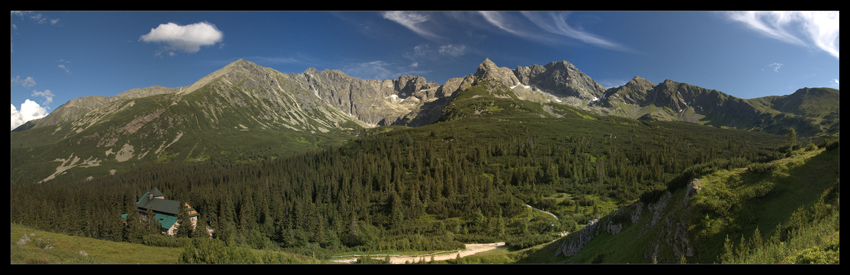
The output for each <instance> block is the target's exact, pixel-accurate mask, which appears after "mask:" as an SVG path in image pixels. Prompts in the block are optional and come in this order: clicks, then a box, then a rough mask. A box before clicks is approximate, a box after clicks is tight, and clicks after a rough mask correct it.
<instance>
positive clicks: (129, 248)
mask: <svg viewBox="0 0 850 275" xmlns="http://www.w3.org/2000/svg"><path fill="white" fill-rule="evenodd" d="M10 233H11V237H10V244H11V248H10V254H11V255H10V256H11V257H10V263H12V264H136V263H138V264H175V263H177V259H178V255H180V252H182V248H166V247H153V246H145V245H140V244H131V243H124V242H112V241H104V240H97V239H91V238H84V237H75V236H68V235H65V234H58V233H51V232H45V231H41V230H35V229H32V228H29V227H26V226H22V225H17V224H11V230H10ZM30 234H33V235H34V236H31V235H30ZM24 235H27V236H28V237H29V238H30V241H29V242H27V244H26V245H17V244H16V243H17V242H18V240H20V239H21V237H23V236H24ZM39 238H40V239H42V241H46V240H47V239H49V240H50V241H52V244H51V246H52V247H53V248H48V249H44V248H40V247H38V246H37V245H36V243H37V240H38V239H39ZM80 251H83V252H85V253H86V254H88V255H87V256H83V255H82V254H81V253H80Z"/></svg>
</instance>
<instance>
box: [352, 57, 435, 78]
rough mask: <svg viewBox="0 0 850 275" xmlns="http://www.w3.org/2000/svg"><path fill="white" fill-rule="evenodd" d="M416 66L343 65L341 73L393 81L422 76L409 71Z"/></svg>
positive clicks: (384, 63)
mask: <svg viewBox="0 0 850 275" xmlns="http://www.w3.org/2000/svg"><path fill="white" fill-rule="evenodd" d="M416 67H417V66H398V65H394V64H392V63H388V62H384V61H369V62H360V63H353V64H347V65H343V69H342V71H343V72H345V73H346V74H348V75H350V76H352V77H356V78H360V79H377V80H385V79H394V78H398V77H399V76H402V75H422V74H423V73H425V72H423V71H416V70H411V68H416Z"/></svg>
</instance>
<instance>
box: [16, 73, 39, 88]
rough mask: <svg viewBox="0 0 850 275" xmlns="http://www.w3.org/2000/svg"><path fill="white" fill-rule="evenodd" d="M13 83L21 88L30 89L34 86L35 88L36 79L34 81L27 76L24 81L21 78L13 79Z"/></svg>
mask: <svg viewBox="0 0 850 275" xmlns="http://www.w3.org/2000/svg"><path fill="white" fill-rule="evenodd" d="M12 83H15V84H21V86H24V87H26V88H30V87H32V86H35V79H33V78H32V77H31V76H27V78H24V79H21V76H16V77H15V78H12Z"/></svg>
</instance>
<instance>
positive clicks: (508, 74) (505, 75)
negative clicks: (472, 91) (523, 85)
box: [475, 58, 520, 87]
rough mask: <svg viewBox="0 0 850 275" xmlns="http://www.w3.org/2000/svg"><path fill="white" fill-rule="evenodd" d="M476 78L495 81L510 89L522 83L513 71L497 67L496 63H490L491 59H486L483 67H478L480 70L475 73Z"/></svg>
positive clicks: (482, 64)
mask: <svg viewBox="0 0 850 275" xmlns="http://www.w3.org/2000/svg"><path fill="white" fill-rule="evenodd" d="M475 77H476V78H478V79H491V80H495V81H497V82H499V83H502V84H505V85H506V86H508V87H511V86H516V85H517V84H519V83H520V81H519V79H517V77H516V74H514V71H513V70H511V69H508V68H500V67H498V66H496V63H493V61H490V59H489V58H487V59H484V62H482V63H481V65H478V70H477V71H475Z"/></svg>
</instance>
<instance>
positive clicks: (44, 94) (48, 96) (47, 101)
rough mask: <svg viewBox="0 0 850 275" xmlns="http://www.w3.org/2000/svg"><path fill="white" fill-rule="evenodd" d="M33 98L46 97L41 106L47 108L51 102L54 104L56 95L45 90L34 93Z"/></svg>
mask: <svg viewBox="0 0 850 275" xmlns="http://www.w3.org/2000/svg"><path fill="white" fill-rule="evenodd" d="M31 96H41V97H44V99H45V101H44V102H43V103H41V104H44V105H45V106H47V105H50V103H51V102H53V96H55V95H54V94H53V93H51V92H50V90H44V92H39V91H32V95H31Z"/></svg>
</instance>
